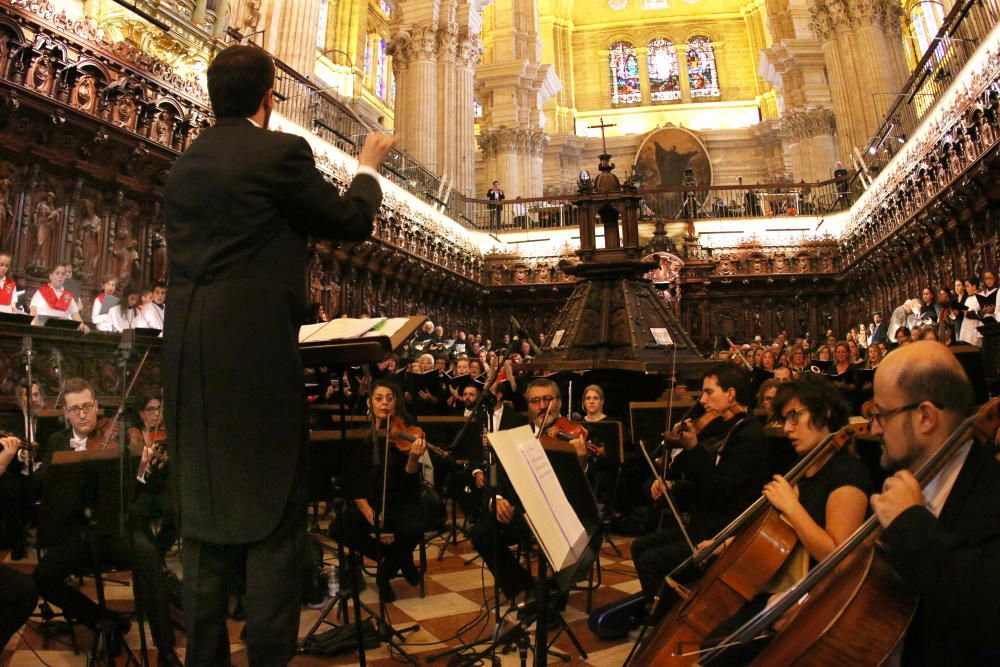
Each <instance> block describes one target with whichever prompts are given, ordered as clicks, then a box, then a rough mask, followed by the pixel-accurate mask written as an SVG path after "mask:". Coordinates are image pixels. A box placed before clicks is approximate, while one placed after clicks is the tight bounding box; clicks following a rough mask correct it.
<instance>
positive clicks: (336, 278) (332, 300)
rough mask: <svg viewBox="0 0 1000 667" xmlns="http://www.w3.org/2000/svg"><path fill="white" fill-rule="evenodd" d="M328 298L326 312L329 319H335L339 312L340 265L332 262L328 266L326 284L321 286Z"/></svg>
mask: <svg viewBox="0 0 1000 667" xmlns="http://www.w3.org/2000/svg"><path fill="white" fill-rule="evenodd" d="M323 289H324V290H325V291H326V293H327V295H328V296H329V306H330V307H329V309H328V310H327V311H326V312H327V314H329V315H330V317H335V316H336V314H337V312H338V311H339V310H340V264H339V263H338V262H337V261H336V260H334V261H333V263H332V264H331V265H330V271H329V272H328V275H327V281H326V284H325V285H324V286H323Z"/></svg>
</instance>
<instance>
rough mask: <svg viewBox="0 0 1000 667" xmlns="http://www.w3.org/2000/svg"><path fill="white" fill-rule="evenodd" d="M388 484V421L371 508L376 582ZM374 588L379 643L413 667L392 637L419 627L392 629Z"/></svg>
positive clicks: (380, 564) (413, 661) (412, 660)
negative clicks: (377, 497) (378, 491)
mask: <svg viewBox="0 0 1000 667" xmlns="http://www.w3.org/2000/svg"><path fill="white" fill-rule="evenodd" d="M377 419H378V418H377V417H376V416H375V412H374V410H372V422H371V428H372V439H373V440H374V441H375V446H376V447H377V446H378V440H377V433H378V429H377ZM388 482H389V425H388V420H387V423H386V428H385V440H384V441H383V443H382V504H381V506H380V507H379V511H378V512H376V511H374V508H372V519H373V521H374V525H373V527H374V528H375V564H376V565H375V572H376V575H375V576H376V580H377V579H378V575H379V574H381V573H383V572H384V571H385V570H384V569H383V567H384V565H383V560H382V517H381V515H382V514H384V513H385V512H386V509H387V507H386V505H387V501H388ZM410 558H411V559H412V558H413V555H412V554H410ZM375 588H376V589H378V634H379V639H380V640H381V641H384V642H385V643H386V644H388V645H389V648H390V652H391V650H392V649H395V650H396V651H397V652H398V653H399V654H400V656H402V657H403V658H404V659H405V660H406V661H407V662H409V663H410V664H413V665H416V664H418V663H417V661H416V659H415V658H413V656H411V655H410V654H409V653H407V652H406V651H405V650H404V649H403V647H402V646H401V645H400V644H399V643H398V642H396V641H395V640H394V639H393V637H398V638H399V639H400V640H403V639H405V638H404V637H403V634H404V633H406V632H413V631H415V630H419V629H420V626H419V625H411V626H409V627H406V628H402V629H399V630H397V629H396V628H394V627H393V626H392V623H391V622H390V621H389V615H388V614H387V613H386V609H385V600H384V599H383V598H382V587H381V586H378V585H377V584H376V586H375Z"/></svg>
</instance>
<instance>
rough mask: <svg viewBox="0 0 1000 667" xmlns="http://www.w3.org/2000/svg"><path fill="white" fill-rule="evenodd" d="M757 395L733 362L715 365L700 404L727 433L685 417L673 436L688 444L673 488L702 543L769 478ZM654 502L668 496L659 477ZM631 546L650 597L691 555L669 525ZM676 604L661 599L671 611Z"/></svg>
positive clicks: (671, 475) (673, 470)
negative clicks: (709, 430)
mask: <svg viewBox="0 0 1000 667" xmlns="http://www.w3.org/2000/svg"><path fill="white" fill-rule="evenodd" d="M752 400H753V395H752V394H751V384H750V376H749V373H747V372H746V371H745V370H744V369H742V368H740V367H738V366H736V365H734V364H731V363H718V364H715V365H714V366H712V367H710V368H709V369H708V370H707V371H706V372H705V375H704V378H703V379H702V391H701V400H700V402H701V405H702V406H703V407H704V408H705V410H706V413H708V412H709V411H712V412H714V413H717V414H718V415H719V416H718V418H717V419H716V420H715V421H720V420H721V421H720V423H721V425H722V426H723V427H724V429H725V431H724V434H723V436H722V438H721V439H720V440H716V441H714V442H707V441H704V442H703V439H702V436H701V435H699V434H698V433H696V432H695V429H694V428H693V427H694V422H693V421H692V420H690V419H686V420H684V421H683V422H681V423H679V424H677V425H675V427H674V429H673V431H672V433H671V435H672V436H673V437H674V438H676V440H677V441H678V442H679V443H680V445H681V446H682V448H683V451H682V452H681V453H680V454H678V455H677V457H676V458H675V460H674V463H673V465H672V466H671V467H670V470H669V471H668V473H667V478H668V479H667V480H666V485H667V490H669V492H670V493H671V494H673V497H674V498H675V499H676V501H677V502H678V503H680V504H682V505H683V506H685V507H686V508H687V511H688V512H689V515H690V518H689V520H688V526H687V530H688V533H689V534H690V536H691V539H692V540H694V541H695V542H696V543H697V542H698V541H701V540H706V539H708V538H710V537H712V536H714V535H715V534H716V533H717V532H718V531H719V530H720V529H721V528H722V527H724V526H725V525H726V524H727V523H728V522H729V521H731V520H732V519H733V518H734V517H735V516H736V515H737V514H739V513H740V512H741V511H743V510H744V509H745V508H746V507H748V506H749V505H750V504H751V503H752V502H753V501H754V500H756V499H757V498H758V497H759V493H760V489H761V487H762V486H763V485H764V483H765V482H766V481H767V478H768V449H767V445H766V440H765V438H764V432H763V428H762V427H761V425H760V422H758V421H757V420H756V419H753V418H748V412H747V406H748V405H749V404H750V402H751V401H752ZM650 494H651V496H652V498H653V500H657V499H659V498H660V496H662V495H663V489H662V487H661V486H660V482H659V480H656V481H654V482H653V484H652V486H651V487H650ZM665 525H666V526H667V527H666V528H665V529H664V530H661V531H659V532H656V533H652V534H650V535H645V536H643V537H640V538H638V539H637V540H635V542H633V543H632V559H633V561H634V562H635V570H636V574H637V575H638V577H639V581H640V582H641V583H642V590H643V592H644V593H645V594H646V597H647V599H648V600H650V601H651V600H652V599H653V597H654V596H655V595H656V594H657V592H659V590H660V585H661V584H662V583H663V581H664V577H665V576H666V575H667V574H668V573H669V572H671V571H672V570H673V569H674V568H675V567H676V566H677V565H678V564H680V563H681V562H682V561H683V560H684V559H685V558H686V557H687V556H689V555H691V552H690V548H689V547H688V545H687V542H686V541H685V539H684V537H683V535H682V534H681V531H680V529H679V528H678V527H677V526H669V525H667V524H665ZM670 606H671V605H669V604H660V605H659V606H658V610H660V611H662V612H663V613H665V612H666V611H667V610H668V609H669V607H670Z"/></svg>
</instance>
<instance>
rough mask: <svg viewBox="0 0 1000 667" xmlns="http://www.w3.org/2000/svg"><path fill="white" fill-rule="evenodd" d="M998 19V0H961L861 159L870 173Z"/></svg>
mask: <svg viewBox="0 0 1000 667" xmlns="http://www.w3.org/2000/svg"><path fill="white" fill-rule="evenodd" d="M998 22H1000V0H960V1H959V2H958V3H956V4H955V6H954V7H952V10H951V11H950V12H948V16H946V17H945V19H944V22H943V23H942V25H941V29H940V30H938V33H937V35H936V36H935V37H934V39H933V40H932V41H931V45H932V46H931V47H930V48H928V49H927V52H926V53H925V54H924V55H923V57H922V58H921V59H920V62H919V63H917V66H916V68H915V69H914V70H913V73H912V74H911V75H910V78H909V80H908V81H907V82H906V85H904V86H903V90H902V91H901V92H900V93H899V94H898V95H896V100H895V101H894V102H893V104H892V106H891V107H890V108H889V110H888V111H887V112H886V114H885V116H884V117H883V119H882V123H881V125H880V126H879V128H878V131H877V132H875V134H874V135H873V136H872V138H871V140H870V141H869V142H868V145H867V146H865V149H864V150H865V152H864V154H863V155H862V159H863V160H864V161H865V165H866V166H867V167H868V169H869V171H870V172H871V175H874V174H875V173H878V172H879V171H881V170H882V168H883V167H885V165H887V164H888V163H889V161H890V160H891V159H892V157H893V155H895V154H896V152H897V151H898V150H899V149H900V148H902V146H903V144H905V143H906V141H907V139H908V138H909V137H911V136H913V133H914V131H915V130H916V129H917V126H918V125H919V124H920V122H921V121H922V120H923V119H924V117H925V116H926V115H927V114H928V113H929V112H930V110H931V109H932V108H933V107H934V105H935V103H936V102H937V101H938V100H939V99H940V98H941V95H943V94H944V92H945V91H946V90H947V89H948V87H949V86H951V84H952V82H954V81H955V80H956V78H957V77H958V75H959V73H960V72H961V70H962V68H963V67H964V66H965V65H966V63H968V62H969V59H970V58H971V57H972V54H973V53H975V52H976V49H977V48H978V47H979V44H980V43H981V42H982V41H983V40H984V39H986V38H987V37H988V36H989V34H990V32H991V31H992V30H993V28H994V26H996V24H997V23H998Z"/></svg>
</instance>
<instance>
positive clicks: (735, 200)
mask: <svg viewBox="0 0 1000 667" xmlns="http://www.w3.org/2000/svg"><path fill="white" fill-rule="evenodd" d="M637 194H639V195H640V196H641V197H642V204H641V211H640V217H641V218H643V219H652V218H659V219H668V220H698V219H708V218H713V219H714V218H722V219H725V218H730V219H735V218H775V217H786V216H799V215H827V214H829V213H833V212H835V211H840V210H844V209H847V208H850V206H851V204H852V203H853V202H854V199H855V195H856V193H855V192H853V191H852V190H851V189H850V187H849V183H848V179H843V180H837V179H831V180H828V181H823V182H821V183H764V184H756V185H713V186H705V187H698V186H689V187H678V188H658V189H648V190H639V191H638V192H637ZM579 200H580V195H558V196H549V197H532V198H519V199H507V200H504V201H502V202H494V201H489V200H485V199H467V200H465V203H466V215H467V223H466V224H469V225H470V226H472V227H474V228H475V229H482V230H489V231H511V230H522V229H539V228H552V227H571V226H575V225H576V224H577V223H578V221H577V220H576V217H575V211H576V208H577V202H578V201H579Z"/></svg>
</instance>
